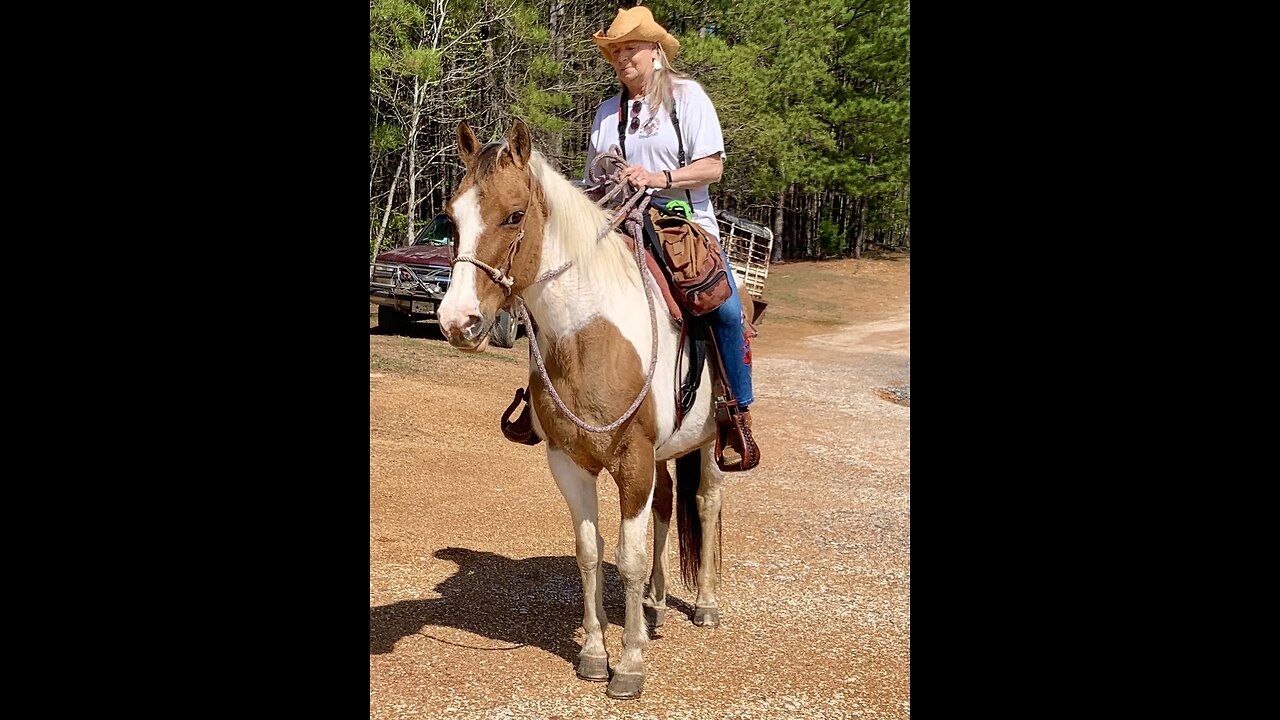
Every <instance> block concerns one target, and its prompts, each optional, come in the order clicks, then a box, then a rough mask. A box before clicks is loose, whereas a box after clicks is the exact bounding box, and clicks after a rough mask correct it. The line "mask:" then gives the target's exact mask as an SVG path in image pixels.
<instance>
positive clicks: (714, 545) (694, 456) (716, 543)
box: [676, 444, 724, 627]
mask: <svg viewBox="0 0 1280 720" xmlns="http://www.w3.org/2000/svg"><path fill="white" fill-rule="evenodd" d="M714 449H715V447H714V445H713V444H708V445H706V446H704V447H703V448H702V449H701V450H697V451H694V452H692V453H689V454H688V455H686V456H684V457H683V458H680V460H678V461H677V462H676V502H677V512H678V518H679V530H680V575H681V578H682V579H683V580H684V584H685V585H686V586H689V587H693V586H696V587H697V588H698V595H697V599H696V600H695V602H694V607H693V624H694V625H700V626H704V627H716V626H718V625H719V624H720V604H719V602H718V601H717V600H716V589H717V587H718V586H719V584H720V531H721V526H720V485H721V482H722V481H723V479H724V475H723V473H722V472H721V471H720V468H719V467H718V466H717V465H716V461H715V455H714V452H713V451H714Z"/></svg>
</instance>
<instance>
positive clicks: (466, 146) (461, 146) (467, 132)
mask: <svg viewBox="0 0 1280 720" xmlns="http://www.w3.org/2000/svg"><path fill="white" fill-rule="evenodd" d="M479 149H480V141H479V140H477V139H476V134H475V133H474V132H471V126H470V125H468V124H467V121H466V120H463V121H462V122H460V123H458V157H460V158H462V164H463V165H466V166H467V168H468V169H469V168H470V167H471V162H472V161H473V160H475V159H476V151H477V150H479Z"/></svg>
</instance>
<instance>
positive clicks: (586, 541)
mask: <svg viewBox="0 0 1280 720" xmlns="http://www.w3.org/2000/svg"><path fill="white" fill-rule="evenodd" d="M547 465H548V466H549V467H550V468H551V475H552V476H553V477H554V478H555V480H556V486H557V487H559V488H560V494H561V495H563V496H564V499H565V502H566V503H567V504H568V505H569V515H570V516H571V517H572V518H573V530H574V541H575V542H574V545H575V548H576V555H577V560H578V572H579V574H580V575H581V576H582V630H583V632H584V633H585V637H584V639H583V641H582V650H581V651H580V652H579V653H578V665H577V668H576V671H577V673H578V677H580V678H582V679H584V680H592V681H595V682H604V681H606V680H608V679H609V653H608V651H607V650H606V649H605V645H604V631H605V630H606V629H607V628H608V627H609V618H608V616H607V615H605V611H604V564H603V563H602V562H601V561H600V559H601V557H602V556H603V555H604V538H603V537H601V535H600V529H599V502H598V500H597V497H596V477H597V475H598V471H597V472H596V473H592V472H589V471H587V470H585V469H583V468H582V467H581V466H579V465H578V464H577V463H575V462H573V461H572V460H570V459H569V457H568V456H567V455H565V454H564V453H562V452H560V451H559V450H552V449H548V451H547Z"/></svg>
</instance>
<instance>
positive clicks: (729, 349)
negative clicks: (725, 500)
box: [585, 6, 754, 465]
mask: <svg viewBox="0 0 1280 720" xmlns="http://www.w3.org/2000/svg"><path fill="white" fill-rule="evenodd" d="M592 39H593V40H595V43H596V46H597V47H599V48H600V53H601V54H602V55H604V58H605V59H606V60H608V61H609V63H610V64H611V65H612V66H613V70H614V72H616V73H617V74H618V79H619V80H620V81H622V86H623V87H622V90H621V91H620V92H619V93H618V94H617V95H614V96H613V97H612V98H609V99H608V100H606V101H605V102H604V104H602V105H601V106H600V108H599V109H598V110H596V115H595V119H594V120H593V121H592V122H591V140H590V145H589V146H588V147H587V174H588V176H589V175H590V172H591V166H592V163H593V162H594V161H595V158H596V156H597V155H600V154H602V153H605V152H607V151H608V150H609V147H610V146H611V145H618V146H619V147H620V148H621V149H622V152H623V156H624V157H625V158H626V159H627V168H626V169H625V170H624V171H623V176H624V177H625V178H627V179H629V180H630V181H631V182H632V183H633V184H634V185H636V186H639V187H644V188H652V190H651V200H650V202H651V203H652V204H654V205H657V206H659V207H665V206H666V204H667V203H669V202H671V201H673V200H682V201H685V202H687V203H688V204H689V205H690V206H692V208H693V218H692V219H693V220H694V221H695V222H697V223H698V224H699V225H701V226H702V227H704V228H706V230H707V232H709V233H711V234H712V235H714V236H715V237H716V239H717V240H719V239H720V227H719V225H718V224H717V223H716V216H715V210H714V209H713V208H712V207H711V194H710V192H709V191H708V186H709V185H710V184H711V183H713V182H718V181H719V180H720V175H721V173H722V172H723V170H724V136H723V135H722V134H721V132H720V118H719V117H718V116H717V115H716V109H715V107H714V106H713V105H712V104H711V98H709V97H707V93H706V91H705V90H703V89H702V86H701V85H699V84H698V83H696V82H694V81H693V80H692V79H691V78H689V77H688V76H687V75H683V74H681V73H677V72H675V70H674V69H673V68H672V67H671V59H672V58H674V57H675V55H676V53H677V52H678V51H679V49H680V41H679V40H677V39H676V38H675V37H674V36H672V35H671V33H669V32H667V31H666V29H665V28H663V27H662V26H661V25H659V24H658V23H657V21H655V20H654V19H653V13H651V12H649V8H647V7H644V6H639V7H634V8H631V9H629V10H619V11H618V16H617V17H616V18H614V20H613V24H611V25H610V26H609V29H608V30H606V31H605V32H603V33H596V34H595V35H594V36H593V37H592ZM585 180H586V181H587V182H588V183H589V182H590V178H589V177H587V178H585ZM721 253H722V254H723V253H724V250H723V246H722V248H721ZM724 261H725V267H728V266H729V258H728V256H725V259H724ZM729 280H730V283H732V284H733V285H734V288H733V290H734V292H733V294H732V295H731V296H730V298H729V300H727V301H725V303H724V304H723V305H721V306H720V307H719V308H718V309H716V310H715V311H713V312H711V313H709V314H708V315H706V316H705V317H706V318H707V321H708V324H709V325H710V326H711V330H712V332H713V333H715V337H716V344H717V345H719V347H720V352H721V356H722V359H723V360H724V367H725V372H726V373H727V374H728V376H729V377H728V378H727V380H728V383H729V388H730V389H731V390H732V391H733V394H734V397H735V398H737V400H738V405H739V407H740V408H741V410H742V413H743V420H744V421H745V423H746V424H747V426H748V427H750V424H751V413H750V412H749V411H748V407H749V406H750V405H751V401H752V400H753V399H754V398H753V395H752V392H751V345H750V339H749V338H748V337H747V335H746V333H744V332H743V316H742V302H741V300H739V298H738V289H737V280H736V278H734V277H733V273H729ZM724 461H725V464H726V465H734V464H737V463H739V462H740V461H741V454H740V450H739V449H734V448H726V449H725V451H724Z"/></svg>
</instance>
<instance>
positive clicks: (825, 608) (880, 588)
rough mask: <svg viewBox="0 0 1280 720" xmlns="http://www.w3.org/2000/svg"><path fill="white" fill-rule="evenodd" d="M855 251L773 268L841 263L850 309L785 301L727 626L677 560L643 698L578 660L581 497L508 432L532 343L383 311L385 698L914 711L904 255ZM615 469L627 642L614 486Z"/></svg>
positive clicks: (605, 508)
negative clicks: (480, 350)
mask: <svg viewBox="0 0 1280 720" xmlns="http://www.w3.org/2000/svg"><path fill="white" fill-rule="evenodd" d="M840 263H841V264H839V265H833V264H830V263H795V264H787V265H781V266H777V267H775V268H774V269H773V271H772V272H773V274H774V275H781V274H782V273H790V274H792V275H794V276H788V278H789V279H787V280H785V281H783V280H779V281H778V284H779V286H780V287H783V288H787V287H791V285H788V284H787V283H791V284H793V285H794V286H795V287H798V288H805V289H806V292H808V290H807V289H808V288H811V287H814V285H815V283H817V282H819V280H813V281H812V282H810V281H809V279H808V277H807V276H806V275H805V273H814V274H815V275H814V277H815V278H816V277H817V276H818V275H819V274H821V275H822V277H829V276H830V275H831V273H833V272H840V273H844V275H841V276H840V277H838V278H837V279H836V282H838V283H839V291H838V292H836V293H835V294H837V295H838V296H839V297H838V300H836V301H834V302H838V303H839V304H840V307H841V311H840V317H841V318H842V319H844V320H847V321H848V322H847V323H844V324H828V325H825V326H823V325H815V324H813V323H804V322H798V321H797V322H792V321H790V320H789V317H790V316H791V315H793V314H794V313H798V312H799V310H798V309H796V310H795V311H794V312H793V311H792V310H790V309H789V307H791V305H789V304H793V305H794V306H796V307H798V306H799V305H801V304H803V303H804V302H805V301H804V297H807V296H803V295H796V296H795V298H794V299H791V300H789V299H788V297H790V296H787V297H781V298H779V299H776V300H772V301H771V304H770V307H769V312H768V314H767V315H766V318H765V321H764V322H763V323H762V324H761V328H760V329H761V331H762V334H761V336H760V338H758V339H757V341H756V342H755V344H754V347H753V356H754V363H755V365H754V367H755V369H754V373H755V388H756V403H755V404H754V405H753V406H752V414H753V415H754V416H755V431H756V437H757V439H758V440H759V443H760V446H761V449H762V455H763V460H762V461H761V464H760V466H759V467H758V468H757V469H756V470H753V471H751V472H748V473H741V474H736V475H729V476H727V482H726V485H725V491H724V531H723V542H724V548H723V574H722V577H721V583H720V591H719V599H720V613H721V614H720V619H721V625H720V627H718V628H715V629H707V628H699V627H695V626H694V625H693V624H692V623H691V622H690V619H689V617H690V616H691V614H692V608H691V607H690V605H689V603H690V602H691V600H692V598H693V593H692V592H691V591H690V590H688V589H686V588H684V587H683V586H682V585H681V584H680V583H679V580H678V578H677V579H674V580H673V581H671V586H670V588H669V591H668V592H669V604H670V606H671V608H672V611H671V612H669V613H668V615H667V622H666V624H665V625H664V626H662V627H661V628H659V630H658V631H657V632H655V633H654V635H653V640H652V641H651V642H650V644H649V646H648V648H647V650H646V651H645V666H646V670H647V672H648V678H647V680H646V682H645V686H644V694H643V695H642V696H641V697H640V698H639V699H638V700H634V701H614V700H610V699H608V698H606V697H605V695H604V687H605V686H604V684H597V683H589V682H584V681H581V680H578V679H577V678H576V677H575V675H574V665H573V663H574V660H575V657H576V654H577V652H578V649H579V647H580V643H581V641H582V630H581V628H580V627H579V624H580V623H581V620H582V592H581V587H580V584H579V577H578V571H577V567H576V564H575V561H574V558H573V552H574V550H573V534H572V530H571V527H570V521H569V513H568V510H567V509H566V508H565V505H564V501H563V499H562V498H561V497H560V495H559V493H558V492H557V491H556V488H555V484H554V481H553V480H552V479H551V475H550V473H549V472H548V470H547V466H546V461H545V448H546V446H545V445H540V446H537V447H532V448H530V447H525V446H520V445H515V444H513V443H510V442H507V441H505V440H504V439H503V438H502V436H501V434H500V433H499V431H498V417H499V415H500V414H501V412H502V410H503V409H505V407H506V405H507V403H509V402H510V400H511V395H512V393H513V392H514V390H515V388H516V387H518V386H521V385H523V384H524V381H525V377H526V370H525V367H526V366H525V360H526V358H527V353H528V346H527V341H525V340H523V339H522V340H520V341H519V342H517V343H516V346H515V347H514V348H511V349H507V350H504V349H499V348H491V349H490V350H489V351H488V353H486V354H485V355H484V356H471V355H466V354H463V353H460V352H457V351H455V350H452V349H451V348H449V347H448V346H447V344H445V343H444V342H443V341H441V340H439V339H438V336H435V335H432V334H431V333H430V332H428V331H425V330H418V329H416V330H415V331H414V332H413V333H412V335H413V336H411V337H394V336H383V335H379V334H376V333H371V335H370V379H369V393H370V394H369V397H370V417H369V422H370V506H371V515H370V524H369V530H370V534H369V540H370V542H369V555H370V584H369V605H370V645H369V650H370V655H369V671H370V683H369V696H370V717H371V718H375V719H378V720H382V719H388V718H450V717H457V718H566V719H568V718H574V719H577V718H623V717H626V718H845V717H849V718H853V717H857V718H909V717H910V716H911V701H910V697H911V695H910V640H911V615H910V588H911V569H910V551H911V538H910V529H911V503H910V490H911V482H910V459H909V455H910V428H911V410H910V293H909V284H910V283H909V275H910V261H909V259H906V260H900V261H897V262H889V261H869V260H862V261H852V260H850V261H840ZM845 275H847V277H845ZM772 277H773V276H771V282H772ZM815 292H816V291H815ZM599 487H600V508H601V512H600V529H601V532H602V534H603V535H604V538H605V544H606V554H605V557H606V558H608V560H609V562H608V563H607V566H606V572H605V577H606V588H605V605H606V609H607V611H608V614H609V617H610V620H611V624H610V626H609V629H608V631H607V633H606V644H607V646H608V649H609V652H610V655H611V657H612V658H613V661H614V662H616V661H617V658H618V655H619V653H620V652H621V647H622V639H621V633H622V628H621V626H620V625H616V624H612V622H621V621H622V618H623V616H624V612H623V600H622V585H621V580H620V577H619V575H618V573H617V571H616V568H615V567H614V565H613V562H612V559H613V549H614V546H615V544H616V541H617V529H618V510H617V508H618V500H617V488H616V486H615V485H614V484H613V482H612V481H611V480H610V479H609V478H608V476H607V473H605V474H603V475H602V479H601V482H600V485H599ZM674 542H675V539H674V532H673V535H672V547H673V556H672V557H673V558H675V557H676V556H675V554H674Z"/></svg>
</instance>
